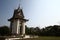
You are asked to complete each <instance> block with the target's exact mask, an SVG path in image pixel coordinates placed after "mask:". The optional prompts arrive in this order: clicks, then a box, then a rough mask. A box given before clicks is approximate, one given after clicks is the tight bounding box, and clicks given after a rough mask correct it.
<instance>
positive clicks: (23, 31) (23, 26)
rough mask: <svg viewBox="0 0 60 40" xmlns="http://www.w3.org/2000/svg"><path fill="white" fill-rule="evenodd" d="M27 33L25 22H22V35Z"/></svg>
mask: <svg viewBox="0 0 60 40" xmlns="http://www.w3.org/2000/svg"><path fill="white" fill-rule="evenodd" d="M24 34H25V22H23V23H22V35H24Z"/></svg>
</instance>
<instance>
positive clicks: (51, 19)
mask: <svg viewBox="0 0 60 40" xmlns="http://www.w3.org/2000/svg"><path fill="white" fill-rule="evenodd" d="M19 4H21V8H22V9H23V13H24V16H25V18H26V19H29V21H28V22H27V23H26V25H28V26H29V27H36V26H39V27H40V28H43V27H46V26H49V25H59V24H60V0H21V1H20V0H0V26H3V25H8V26H9V25H10V24H9V22H8V19H9V18H11V17H12V15H13V12H14V9H16V8H18V6H19Z"/></svg>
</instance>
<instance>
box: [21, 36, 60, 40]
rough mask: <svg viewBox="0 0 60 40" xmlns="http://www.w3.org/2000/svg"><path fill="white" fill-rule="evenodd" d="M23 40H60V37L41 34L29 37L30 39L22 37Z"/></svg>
mask: <svg viewBox="0 0 60 40" xmlns="http://www.w3.org/2000/svg"><path fill="white" fill-rule="evenodd" d="M21 40H60V37H48V36H41V37H39V38H28V39H21Z"/></svg>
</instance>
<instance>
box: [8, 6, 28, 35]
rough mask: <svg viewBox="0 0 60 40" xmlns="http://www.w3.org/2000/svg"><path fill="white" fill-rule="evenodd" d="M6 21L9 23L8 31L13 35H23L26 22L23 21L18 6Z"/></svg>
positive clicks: (21, 12) (22, 15)
mask: <svg viewBox="0 0 60 40" xmlns="http://www.w3.org/2000/svg"><path fill="white" fill-rule="evenodd" d="M8 21H10V29H11V33H12V34H13V35H24V34H25V22H26V21H28V20H27V19H24V14H23V11H22V9H21V8H20V6H19V7H18V8H17V9H15V10H14V14H13V16H12V18H10V19H8Z"/></svg>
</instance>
